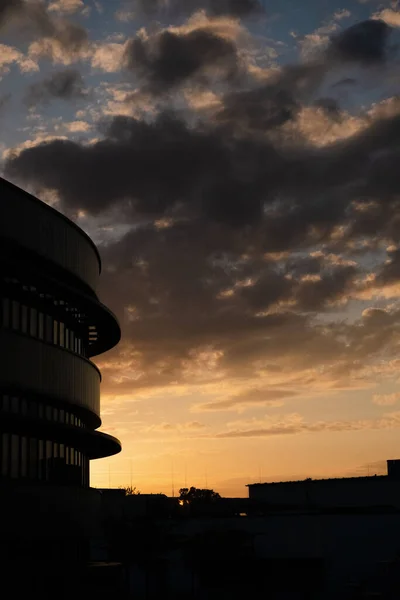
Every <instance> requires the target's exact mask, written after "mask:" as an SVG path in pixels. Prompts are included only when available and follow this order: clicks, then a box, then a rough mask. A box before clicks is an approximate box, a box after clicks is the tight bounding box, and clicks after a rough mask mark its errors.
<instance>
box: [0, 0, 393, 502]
mask: <svg viewBox="0 0 400 600" xmlns="http://www.w3.org/2000/svg"><path fill="white" fill-rule="evenodd" d="M0 44H1V45H0V131H1V137H0V172H1V173H2V175H3V176H4V177H6V178H7V179H9V180H11V181H13V182H14V183H16V184H17V185H20V186H21V187H23V188H24V189H26V190H28V191H30V192H32V193H35V194H36V195H37V196H38V197H39V198H41V199H42V200H43V201H45V202H47V203H49V204H51V205H52V206H54V207H55V208H56V209H57V210H59V211H61V212H62V213H64V214H66V215H67V216H68V217H69V218H71V219H73V220H74V221H75V222H76V223H78V224H79V225H80V226H81V227H82V228H83V229H84V230H85V231H87V232H88V233H89V234H90V235H91V236H92V238H93V239H94V240H95V242H96V243H97V244H98V247H99V250H100V253H101V257H102V262H103V271H102V276H101V282H100V287H99V290H98V294H99V297H100V299H101V300H102V302H103V303H105V304H106V305H107V306H109V307H110V309H111V310H112V311H113V312H114V313H115V314H116V315H117V317H118V319H119V322H120V324H121V329H122V340H121V342H120V344H119V345H118V346H117V347H116V348H115V349H113V350H111V351H110V352H108V353H107V354H104V355H101V356H99V357H96V358H95V359H94V361H95V362H96V364H97V365H98V366H99V367H100V369H101V370H102V374H103V382H102V418H103V425H102V430H104V431H105V432H108V433H110V434H112V435H114V436H116V437H118V438H119V439H120V440H121V442H122V446H123V451H122V453H121V454H119V455H118V456H115V457H111V458H107V459H102V460H97V461H92V464H91V484H92V485H93V486H96V487H108V486H112V487H117V486H123V485H134V486H136V487H137V488H138V489H139V490H141V491H142V492H147V493H148V492H162V493H167V494H171V493H172V491H174V492H175V493H176V491H177V490H178V489H179V488H180V487H183V486H187V485H195V486H197V487H211V488H213V489H215V490H216V491H218V492H219V493H220V494H222V495H226V496H246V495H247V488H246V487H245V486H246V484H248V483H253V482H258V481H279V480H290V479H303V478H306V477H313V478H320V477H334V476H355V475H366V474H374V473H383V472H385V461H386V459H390V458H399V455H400V450H399V440H400V387H399V368H400V354H399V350H400V301H399V300H400V195H399V190H400V186H399V184H400V170H399V167H398V165H399V161H400V143H399V139H400V96H399V92H400V85H399V84H400V70H399V65H400V45H399V44H400V3H399V2H397V1H387V2H377V1H375V0H343V1H342V2H338V1H337V0H304V1H303V2H299V1H298V0H286V1H282V0H271V1H268V0H266V1H263V2H261V1H258V0H122V1H120V0H108V1H107V2H106V1H105V0H88V1H83V0H48V1H46V2H38V1H36V0H2V2H1V4H0ZM21 218H23V215H21Z"/></svg>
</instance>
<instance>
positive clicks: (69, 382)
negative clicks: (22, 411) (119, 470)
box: [0, 330, 101, 426]
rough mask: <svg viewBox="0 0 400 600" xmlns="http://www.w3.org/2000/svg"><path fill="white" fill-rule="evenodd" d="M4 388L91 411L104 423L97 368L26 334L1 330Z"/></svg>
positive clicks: (0, 381)
mask: <svg viewBox="0 0 400 600" xmlns="http://www.w3.org/2000/svg"><path fill="white" fill-rule="evenodd" d="M0 348H5V349H7V351H6V352H5V353H4V355H2V357H1V361H0V386H2V387H7V388H15V389H21V390H29V391H30V392H31V393H32V394H34V395H36V396H40V395H43V396H46V397H50V398H52V399H54V400H56V401H57V400H59V401H60V402H67V403H70V404H75V405H77V406H79V407H82V408H84V409H86V410H88V411H90V412H91V413H92V414H93V415H94V416H95V417H97V418H96V426H99V425H100V423H101V421H100V380H101V375H100V371H99V370H98V369H97V367H96V366H95V365H94V364H93V363H91V362H90V361H89V360H87V359H84V358H82V357H79V356H77V355H75V354H73V353H72V352H69V351H68V350H65V349H63V348H58V347H56V346H51V345H48V344H46V343H44V342H42V341H40V340H37V339H35V338H30V337H28V336H25V335H23V334H20V333H17V332H14V331H10V330H0Z"/></svg>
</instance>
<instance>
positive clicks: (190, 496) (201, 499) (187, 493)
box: [179, 487, 221, 505]
mask: <svg viewBox="0 0 400 600" xmlns="http://www.w3.org/2000/svg"><path fill="white" fill-rule="evenodd" d="M220 498H221V496H220V495H219V494H218V492H214V490H207V489H200V488H196V487H190V488H181V489H180V490H179V501H180V503H182V504H183V505H187V504H211V503H212V502H215V501H216V500H218V499H220Z"/></svg>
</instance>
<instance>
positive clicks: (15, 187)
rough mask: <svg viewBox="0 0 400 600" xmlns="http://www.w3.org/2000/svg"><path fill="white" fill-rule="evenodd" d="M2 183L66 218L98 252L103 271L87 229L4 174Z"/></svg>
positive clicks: (59, 216) (63, 218)
mask: <svg viewBox="0 0 400 600" xmlns="http://www.w3.org/2000/svg"><path fill="white" fill-rule="evenodd" d="M0 184H1V185H5V186H6V187H9V188H11V189H12V190H14V191H18V192H19V193H21V194H23V195H24V196H25V197H26V198H27V199H28V200H30V201H31V202H36V203H37V204H40V205H41V206H42V207H43V208H44V209H45V210H48V211H51V213H52V214H53V215H54V216H56V217H58V218H60V219H62V220H64V221H65V222H66V223H68V225H69V226H70V227H73V228H74V229H76V230H77V231H78V232H79V233H80V234H81V235H82V236H83V237H84V238H86V240H87V241H88V242H89V244H90V245H91V246H92V248H93V250H94V251H95V254H96V257H97V260H98V263H99V274H100V273H101V257H100V252H99V249H98V248H97V246H96V244H95V243H94V241H93V240H92V238H91V237H90V235H88V234H87V233H86V231H84V230H83V229H82V227H79V225H77V224H76V223H74V221H71V219H69V218H68V217H66V216H65V215H63V213H62V212H60V211H59V210H57V209H56V208H53V207H52V206H50V205H49V204H46V202H44V201H43V200H40V199H39V198H36V196H34V195H33V194H30V193H29V192H27V191H26V190H24V189H22V188H21V187H19V186H18V185H15V183H11V181H8V179H4V177H2V176H0Z"/></svg>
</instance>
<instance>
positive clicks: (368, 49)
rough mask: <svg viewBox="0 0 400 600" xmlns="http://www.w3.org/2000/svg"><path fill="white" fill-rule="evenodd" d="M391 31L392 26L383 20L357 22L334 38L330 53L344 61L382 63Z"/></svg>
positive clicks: (367, 63)
mask: <svg viewBox="0 0 400 600" xmlns="http://www.w3.org/2000/svg"><path fill="white" fill-rule="evenodd" d="M390 32H391V27H389V26H388V25H386V23H384V22H383V21H379V20H368V21H363V22H361V23H356V24H355V25H353V26H352V27H349V28H348V29H345V30H344V31H342V32H341V33H339V34H338V35H336V36H334V37H333V38H332V40H331V45H330V48H329V54H330V55H331V56H333V57H334V58H337V59H338V60H341V61H344V62H347V61H355V62H360V63H362V64H366V65H373V64H378V63H381V62H383V61H384V60H385V58H386V51H387V42H388V38H389V34H390Z"/></svg>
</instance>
